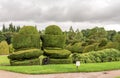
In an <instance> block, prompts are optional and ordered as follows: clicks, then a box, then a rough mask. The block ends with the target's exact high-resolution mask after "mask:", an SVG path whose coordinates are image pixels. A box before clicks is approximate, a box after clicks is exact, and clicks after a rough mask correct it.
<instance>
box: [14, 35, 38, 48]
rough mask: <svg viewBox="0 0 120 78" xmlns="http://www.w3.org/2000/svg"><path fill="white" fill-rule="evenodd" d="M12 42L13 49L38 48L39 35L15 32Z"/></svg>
mask: <svg viewBox="0 0 120 78" xmlns="http://www.w3.org/2000/svg"><path fill="white" fill-rule="evenodd" d="M12 44H13V47H14V48H15V49H22V48H31V47H32V48H40V35H36V34H34V35H28V34H24V35H23V34H15V35H14V36H13V38H12Z"/></svg>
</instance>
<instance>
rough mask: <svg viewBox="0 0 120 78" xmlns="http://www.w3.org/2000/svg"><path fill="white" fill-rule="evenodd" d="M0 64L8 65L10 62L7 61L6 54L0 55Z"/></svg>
mask: <svg viewBox="0 0 120 78" xmlns="http://www.w3.org/2000/svg"><path fill="white" fill-rule="evenodd" d="M0 65H10V62H9V59H8V58H7V55H1V56H0Z"/></svg>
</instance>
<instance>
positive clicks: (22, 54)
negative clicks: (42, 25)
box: [8, 49, 43, 60]
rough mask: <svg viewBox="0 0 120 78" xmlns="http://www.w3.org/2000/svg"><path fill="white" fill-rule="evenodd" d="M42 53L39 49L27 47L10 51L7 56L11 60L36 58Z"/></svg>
mask: <svg viewBox="0 0 120 78" xmlns="http://www.w3.org/2000/svg"><path fill="white" fill-rule="evenodd" d="M42 54H43V52H42V51H41V50H40V49H29V50H22V51H18V52H15V53H12V54H10V55H9V56H8V58H9V59H12V60H26V59H33V58H38V57H39V56H40V55H42Z"/></svg>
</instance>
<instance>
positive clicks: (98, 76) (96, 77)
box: [0, 70, 120, 78]
mask: <svg viewBox="0 0 120 78" xmlns="http://www.w3.org/2000/svg"><path fill="white" fill-rule="evenodd" d="M117 76H120V70H114V71H103V72H91V73H62V74H43V75H28V74H20V73H14V72H9V71H3V70H0V78H115V77H117Z"/></svg>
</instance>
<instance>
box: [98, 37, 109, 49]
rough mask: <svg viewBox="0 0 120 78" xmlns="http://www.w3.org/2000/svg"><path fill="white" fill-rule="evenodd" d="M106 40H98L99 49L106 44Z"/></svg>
mask: <svg viewBox="0 0 120 78" xmlns="http://www.w3.org/2000/svg"><path fill="white" fill-rule="evenodd" d="M107 42H108V40H107V39H106V38H101V39H100V40H99V47H103V46H105V45H106V44H107Z"/></svg>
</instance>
